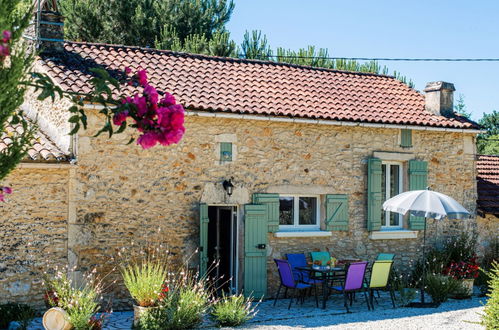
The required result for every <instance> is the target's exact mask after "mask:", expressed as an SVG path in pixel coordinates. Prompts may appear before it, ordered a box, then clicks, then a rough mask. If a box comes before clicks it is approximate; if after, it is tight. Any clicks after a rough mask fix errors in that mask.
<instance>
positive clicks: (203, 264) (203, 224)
mask: <svg viewBox="0 0 499 330" xmlns="http://www.w3.org/2000/svg"><path fill="white" fill-rule="evenodd" d="M208 222H210V219H209V218H208V205H206V204H199V275H200V276H201V277H202V276H206V270H207V268H208Z"/></svg>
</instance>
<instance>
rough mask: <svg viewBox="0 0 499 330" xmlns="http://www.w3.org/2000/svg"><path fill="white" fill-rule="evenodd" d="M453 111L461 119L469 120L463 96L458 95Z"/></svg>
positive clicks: (469, 114) (468, 112) (469, 113)
mask: <svg viewBox="0 0 499 330" xmlns="http://www.w3.org/2000/svg"><path fill="white" fill-rule="evenodd" d="M454 111H455V112H456V113H457V114H458V115H460V116H462V117H465V118H467V119H471V111H468V109H467V108H466V104H465V103H464V95H463V94H459V97H458V99H457V104H456V105H455V106H454Z"/></svg>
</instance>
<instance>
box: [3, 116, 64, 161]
mask: <svg viewBox="0 0 499 330" xmlns="http://www.w3.org/2000/svg"><path fill="white" fill-rule="evenodd" d="M16 131H17V132H19V133H22V126H21V125H16V126H15V127H14V126H12V125H9V124H7V126H6V127H5V130H4V133H3V134H2V135H1V136H0V152H2V150H4V149H5V148H7V146H8V145H9V144H11V143H12V139H11V138H10V135H11V134H13V132H16ZM69 158H70V157H69V156H68V155H66V154H64V153H63V152H62V151H61V150H60V149H59V148H58V147H57V146H56V145H55V144H54V143H53V142H52V141H50V139H49V138H48V137H47V136H46V135H45V134H43V132H41V131H40V130H38V132H37V133H36V134H35V139H34V140H33V143H32V146H31V148H29V150H28V155H27V156H26V158H25V159H24V160H23V161H24V162H50V163H60V162H69Z"/></svg>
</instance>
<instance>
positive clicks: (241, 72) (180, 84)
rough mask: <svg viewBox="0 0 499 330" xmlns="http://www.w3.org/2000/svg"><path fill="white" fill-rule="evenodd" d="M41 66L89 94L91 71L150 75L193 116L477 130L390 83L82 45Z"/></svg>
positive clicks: (369, 76) (45, 56)
mask: <svg viewBox="0 0 499 330" xmlns="http://www.w3.org/2000/svg"><path fill="white" fill-rule="evenodd" d="M42 63H43V64H44V66H45V67H46V69H47V71H48V73H49V74H50V75H51V76H52V77H53V78H54V79H55V80H56V81H57V82H58V83H59V84H60V85H61V87H62V88H64V89H66V90H68V91H73V92H88V91H89V85H88V81H89V79H90V77H91V76H90V71H89V69H90V68H92V67H96V66H100V67H103V68H105V69H107V70H108V71H110V72H111V74H112V75H119V74H120V72H122V70H123V69H124V68H125V67H126V66H129V67H130V68H131V69H132V70H134V71H135V70H138V69H141V68H142V69H147V71H148V75H149V80H150V81H151V83H152V84H153V85H154V86H155V87H156V88H158V89H159V90H163V91H170V92H172V93H173V94H174V95H175V96H176V98H177V99H178V101H179V102H180V103H182V104H184V106H186V107H187V108H190V109H193V110H204V111H220V112H231V113H247V114H260V115H270V116H291V117H302V118H312V119H326V120H342V121H356V122H370V123H386V124H399V125H423V126H434V127H447V128H477V126H476V124H474V123H471V122H469V121H467V120H466V119H463V118H461V117H459V116H456V117H455V118H446V117H442V116H436V115H433V114H431V113H429V112H427V111H425V109H424V107H425V106H424V96H423V95H422V94H420V93H419V92H417V91H415V90H413V89H411V88H409V87H408V86H407V85H406V84H404V83H402V82H400V81H398V80H397V79H395V78H393V77H390V76H384V75H375V74H369V73H359V72H347V71H338V70H329V69H322V68H311V67H305V66H297V65H290V64H284V63H275V62H270V61H257V60H242V59H234V58H222V57H214V56H205V55H194V54H186V53H176V52H171V51H162V50H155V49H146V48H138V47H126V46H117V45H106V44H90V43H76V42H68V43H66V44H65V52H63V53H58V54H43V55H42ZM125 88H126V89H128V90H129V91H130V92H134V90H133V89H132V87H125Z"/></svg>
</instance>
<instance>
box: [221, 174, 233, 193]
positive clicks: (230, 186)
mask: <svg viewBox="0 0 499 330" xmlns="http://www.w3.org/2000/svg"><path fill="white" fill-rule="evenodd" d="M232 179H233V178H230V179H229V180H224V182H222V186H223V187H224V190H225V191H226V192H227V195H229V196H230V195H232V191H233V190H234V185H233V184H232Z"/></svg>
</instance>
